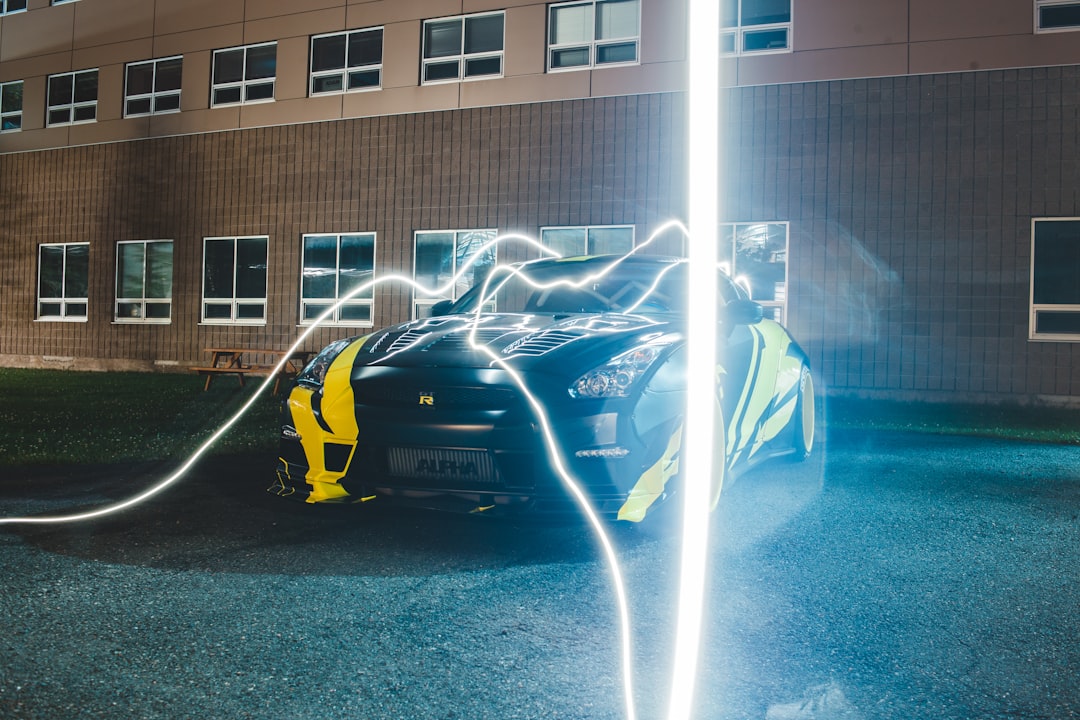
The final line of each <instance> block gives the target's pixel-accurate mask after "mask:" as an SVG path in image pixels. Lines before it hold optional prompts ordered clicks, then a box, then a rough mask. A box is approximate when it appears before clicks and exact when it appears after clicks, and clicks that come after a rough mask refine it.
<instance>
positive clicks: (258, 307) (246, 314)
mask: <svg viewBox="0 0 1080 720" xmlns="http://www.w3.org/2000/svg"><path fill="white" fill-rule="evenodd" d="M265 313H266V306H265V305H263V304H262V303H258V304H256V303H240V304H238V305H237V306H236V317H237V319H238V320H262V319H263V315H264V314H265Z"/></svg>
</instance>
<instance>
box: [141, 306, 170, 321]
mask: <svg viewBox="0 0 1080 720" xmlns="http://www.w3.org/2000/svg"><path fill="white" fill-rule="evenodd" d="M146 317H148V318H153V319H154V320H168V319H169V318H170V317H172V303H161V302H151V303H146Z"/></svg>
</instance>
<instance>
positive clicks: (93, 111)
mask: <svg viewBox="0 0 1080 720" xmlns="http://www.w3.org/2000/svg"><path fill="white" fill-rule="evenodd" d="M96 117H97V106H96V105H84V106H82V107H77V108H75V120H74V122H84V121H86V120H93V119H94V118H96Z"/></svg>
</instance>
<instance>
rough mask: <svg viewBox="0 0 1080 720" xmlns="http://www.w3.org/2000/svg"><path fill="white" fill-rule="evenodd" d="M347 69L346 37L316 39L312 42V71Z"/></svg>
mask: <svg viewBox="0 0 1080 720" xmlns="http://www.w3.org/2000/svg"><path fill="white" fill-rule="evenodd" d="M344 67H345V35H344V34H342V35H331V36H330V37H321V38H315V39H314V40H312V41H311V71H312V72H319V71H320V70H340V69H343V68H344Z"/></svg>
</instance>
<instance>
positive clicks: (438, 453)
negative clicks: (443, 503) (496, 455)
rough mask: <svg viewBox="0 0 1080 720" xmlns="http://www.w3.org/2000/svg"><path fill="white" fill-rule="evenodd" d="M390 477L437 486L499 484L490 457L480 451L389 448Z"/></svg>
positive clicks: (388, 468) (387, 459)
mask: <svg viewBox="0 0 1080 720" xmlns="http://www.w3.org/2000/svg"><path fill="white" fill-rule="evenodd" d="M386 463H387V470H388V471H389V473H390V475H391V476H394V477H398V478H403V479H407V480H421V481H424V482H427V483H432V484H434V485H438V486H446V487H450V486H473V485H477V484H482V485H495V484H496V483H498V481H499V477H498V473H497V472H495V463H493V462H492V460H491V455H490V454H488V453H487V452H485V451H483V450H451V449H441V448H407V447H389V448H387V449H386Z"/></svg>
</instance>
